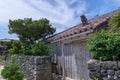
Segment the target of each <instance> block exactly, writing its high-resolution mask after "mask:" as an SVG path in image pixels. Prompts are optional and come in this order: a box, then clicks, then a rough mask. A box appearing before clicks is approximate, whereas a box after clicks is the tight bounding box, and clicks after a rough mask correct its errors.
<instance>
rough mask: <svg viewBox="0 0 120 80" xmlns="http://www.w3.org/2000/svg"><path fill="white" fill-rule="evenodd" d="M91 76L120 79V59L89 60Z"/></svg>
mask: <svg viewBox="0 0 120 80" xmlns="http://www.w3.org/2000/svg"><path fill="white" fill-rule="evenodd" d="M88 69H89V76H90V78H91V79H94V78H98V79H99V80H120V61H98V60H90V61H88Z"/></svg>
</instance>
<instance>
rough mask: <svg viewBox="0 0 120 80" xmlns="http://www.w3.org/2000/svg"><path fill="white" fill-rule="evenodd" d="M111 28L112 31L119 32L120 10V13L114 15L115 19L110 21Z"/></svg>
mask: <svg viewBox="0 0 120 80" xmlns="http://www.w3.org/2000/svg"><path fill="white" fill-rule="evenodd" d="M108 25H109V27H110V30H112V31H114V30H115V31H116V30H118V28H120V10H119V11H117V12H116V13H115V14H114V16H113V18H111V19H110V20H109V24H108Z"/></svg>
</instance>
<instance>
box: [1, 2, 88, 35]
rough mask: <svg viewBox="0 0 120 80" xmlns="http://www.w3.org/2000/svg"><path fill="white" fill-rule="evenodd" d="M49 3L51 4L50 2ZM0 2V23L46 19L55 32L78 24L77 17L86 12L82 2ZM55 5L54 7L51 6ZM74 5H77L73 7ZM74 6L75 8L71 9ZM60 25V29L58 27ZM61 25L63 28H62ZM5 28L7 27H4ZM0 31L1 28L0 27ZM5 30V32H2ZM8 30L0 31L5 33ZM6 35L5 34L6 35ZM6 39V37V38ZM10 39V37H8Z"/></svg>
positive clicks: (84, 4)
mask: <svg viewBox="0 0 120 80" xmlns="http://www.w3.org/2000/svg"><path fill="white" fill-rule="evenodd" d="M50 1H51V2H50ZM50 1H48V0H0V22H1V23H6V25H7V24H8V21H9V19H12V20H14V19H19V18H26V17H31V18H33V19H40V18H42V17H45V18H48V19H49V20H50V21H51V23H53V24H59V25H58V26H57V25H55V27H56V28H57V32H60V31H61V30H64V29H66V28H69V27H71V26H73V25H76V24H78V22H79V17H78V18H76V17H75V16H76V15H81V14H83V12H84V11H85V10H86V3H85V1H84V0H50ZM53 3H55V5H53ZM74 3H77V4H76V5H74ZM72 5H74V6H75V7H73V6H72ZM60 25H62V28H61V27H60ZM63 25H64V26H65V27H63ZM6 27H7V26H6ZM0 29H2V27H1V26H0ZM4 30H5V31H4ZM7 31H8V28H5V29H2V30H0V33H1V32H4V36H5V33H6V32H7ZM6 34H7V33H6ZM6 37H8V35H7V36H6ZM9 37H10V36H9Z"/></svg>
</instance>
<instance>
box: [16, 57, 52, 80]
mask: <svg viewBox="0 0 120 80" xmlns="http://www.w3.org/2000/svg"><path fill="white" fill-rule="evenodd" d="M15 63H16V64H17V65H18V66H19V67H20V71H22V72H23V73H24V74H25V78H26V79H27V80H52V68H51V61H50V57H48V56H19V57H18V58H17V60H16V61H15Z"/></svg>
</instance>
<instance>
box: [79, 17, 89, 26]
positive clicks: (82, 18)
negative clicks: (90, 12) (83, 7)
mask: <svg viewBox="0 0 120 80" xmlns="http://www.w3.org/2000/svg"><path fill="white" fill-rule="evenodd" d="M80 18H81V22H82V25H83V26H84V25H87V24H88V20H87V18H86V16H85V15H81V16H80Z"/></svg>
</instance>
